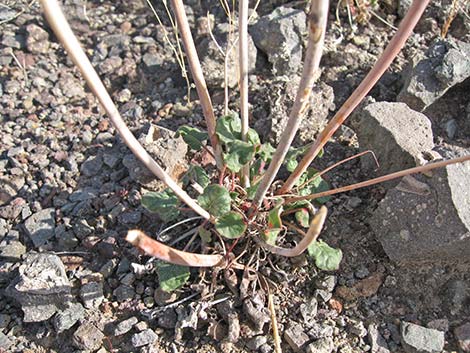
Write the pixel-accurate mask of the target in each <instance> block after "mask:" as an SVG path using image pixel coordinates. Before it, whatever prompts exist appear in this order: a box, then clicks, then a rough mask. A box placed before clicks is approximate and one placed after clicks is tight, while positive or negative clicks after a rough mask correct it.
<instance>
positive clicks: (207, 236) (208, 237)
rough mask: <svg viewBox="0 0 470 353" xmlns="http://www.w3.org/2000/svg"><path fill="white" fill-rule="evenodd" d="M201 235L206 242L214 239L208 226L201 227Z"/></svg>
mask: <svg viewBox="0 0 470 353" xmlns="http://www.w3.org/2000/svg"><path fill="white" fill-rule="evenodd" d="M199 236H200V237H201V239H202V241H203V242H205V243H210V242H211V239H212V236H211V232H210V231H209V230H207V229H206V228H204V227H199Z"/></svg>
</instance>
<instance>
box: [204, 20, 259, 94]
mask: <svg viewBox="0 0 470 353" xmlns="http://www.w3.org/2000/svg"><path fill="white" fill-rule="evenodd" d="M229 32H230V28H229V25H228V23H221V24H219V25H218V26H216V28H215V29H214V31H213V35H214V37H215V39H216V41H217V43H218V44H219V45H220V46H221V47H222V48H226V47H227V40H228V38H229V36H228V34H229ZM237 37H238V32H236V33H232V37H231V40H232V41H233V40H234V39H235V38H237ZM197 51H198V53H202V57H201V65H202V70H203V72H204V78H205V79H206V82H207V85H208V86H209V87H223V85H224V65H225V57H224V55H222V54H221V53H220V51H219V49H218V48H217V45H216V44H215V42H214V40H213V39H212V38H211V37H210V36H207V37H205V38H204V39H202V40H201V42H200V43H199V44H198V46H197ZM238 56H239V55H238V45H237V44H235V46H234V47H233V49H232V50H230V53H229V55H228V57H227V84H228V86H229V87H235V86H236V85H237V84H238V77H239V71H238V70H239V66H238ZM255 66H256V47H255V43H254V42H253V39H251V36H250V35H248V73H250V72H252V71H253V70H254V69H255Z"/></svg>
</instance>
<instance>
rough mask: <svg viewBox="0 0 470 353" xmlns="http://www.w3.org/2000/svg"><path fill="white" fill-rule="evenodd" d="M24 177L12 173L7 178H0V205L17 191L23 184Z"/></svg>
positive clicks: (15, 194)
mask: <svg viewBox="0 0 470 353" xmlns="http://www.w3.org/2000/svg"><path fill="white" fill-rule="evenodd" d="M24 184H25V179H24V177H23V176H21V175H12V176H9V177H8V178H5V177H2V178H0V206H3V205H5V204H7V203H8V202H10V200H11V199H13V198H14V197H15V196H17V194H18V191H19V190H20V189H21V188H22V187H23V186H24Z"/></svg>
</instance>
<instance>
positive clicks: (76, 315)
mask: <svg viewBox="0 0 470 353" xmlns="http://www.w3.org/2000/svg"><path fill="white" fill-rule="evenodd" d="M84 314H85V309H84V308H83V306H82V304H80V303H70V304H69V305H68V307H67V308H66V309H64V310H61V311H59V312H58V313H57V314H56V315H55V316H54V319H53V324H54V328H55V330H56V331H57V333H61V332H63V331H65V330H68V329H69V328H71V327H72V326H73V325H75V323H76V322H77V321H78V320H80V319H81V318H82V317H83V315H84Z"/></svg>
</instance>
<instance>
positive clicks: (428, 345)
mask: <svg viewBox="0 0 470 353" xmlns="http://www.w3.org/2000/svg"><path fill="white" fill-rule="evenodd" d="M400 333H401V341H402V345H403V348H404V349H405V351H406V352H407V353H439V352H442V350H443V349H444V343H445V340H444V332H441V331H437V330H433V329H430V328H426V327H423V326H419V325H416V324H413V323H411V322H405V321H403V322H402V323H401V328H400Z"/></svg>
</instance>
